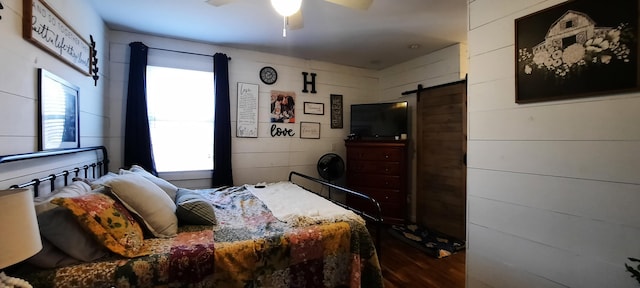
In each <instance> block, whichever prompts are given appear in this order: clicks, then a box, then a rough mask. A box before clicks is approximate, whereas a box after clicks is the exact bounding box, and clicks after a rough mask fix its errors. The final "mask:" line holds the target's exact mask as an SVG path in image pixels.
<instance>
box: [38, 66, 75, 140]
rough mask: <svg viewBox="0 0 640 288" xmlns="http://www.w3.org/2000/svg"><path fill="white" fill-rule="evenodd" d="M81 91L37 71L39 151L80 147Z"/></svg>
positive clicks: (49, 73)
mask: <svg viewBox="0 0 640 288" xmlns="http://www.w3.org/2000/svg"><path fill="white" fill-rule="evenodd" d="M79 98H80V88H78V86H76V85H73V84H71V83H69V82H67V81H66V80H64V79H62V78H60V77H58V76H56V75H54V74H53V73H51V72H49V71H47V70H45V69H42V68H40V69H38V101H39V105H38V120H39V121H38V126H39V127H38V128H39V129H38V134H39V135H38V136H39V138H40V141H39V144H38V145H39V149H40V150H52V149H64V148H78V147H80V110H79V109H80V104H79Z"/></svg>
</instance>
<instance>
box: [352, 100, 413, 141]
mask: <svg viewBox="0 0 640 288" xmlns="http://www.w3.org/2000/svg"><path fill="white" fill-rule="evenodd" d="M408 106H409V105H408V102H407V101H403V102H393V103H372V104H354V105H351V127H350V128H351V134H352V135H351V137H355V139H365V140H372V139H379V140H390V139H394V138H395V136H400V134H407V121H408V120H407V113H408V108H409V107H408Z"/></svg>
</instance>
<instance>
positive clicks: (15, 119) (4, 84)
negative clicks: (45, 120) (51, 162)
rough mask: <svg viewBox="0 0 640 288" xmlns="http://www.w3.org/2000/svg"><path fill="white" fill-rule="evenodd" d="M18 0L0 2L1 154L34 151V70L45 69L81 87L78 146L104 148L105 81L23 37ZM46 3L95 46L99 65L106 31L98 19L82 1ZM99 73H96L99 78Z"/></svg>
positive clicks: (36, 142) (35, 72)
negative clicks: (92, 41)
mask: <svg viewBox="0 0 640 288" xmlns="http://www.w3.org/2000/svg"><path fill="white" fill-rule="evenodd" d="M22 3H23V1H21V0H4V1H2V5H3V6H4V9H2V10H0V16H2V19H1V20H0V35H2V40H1V41H0V59H1V61H0V63H2V65H0V103H1V104H0V115H2V116H1V117H2V118H0V119H1V120H2V123H0V155H6V154H17V153H27V152H33V151H36V150H38V141H39V140H38V123H37V122H38V90H37V87H38V73H37V69H38V68H44V69H46V70H48V71H49V72H52V73H53V74H56V75H57V76H60V77H62V78H63V79H65V80H67V81H69V82H71V83H73V84H75V85H77V86H79V87H80V99H79V103H80V123H81V125H80V144H81V146H83V147H86V146H95V145H103V144H104V141H105V135H106V131H105V129H106V128H105V127H106V125H107V123H108V119H107V116H106V114H107V111H106V106H105V103H104V102H103V99H104V98H103V94H104V90H103V89H104V87H105V82H104V78H101V79H100V81H99V82H98V86H97V87H96V86H94V82H93V79H91V77H89V76H86V75H84V74H82V73H80V72H78V71H77V70H75V69H73V68H72V67H71V66H69V65H67V64H65V63H64V62H62V61H61V60H59V59H58V58H55V57H53V56H51V55H50V54H48V53H47V52H45V51H44V50H42V49H40V48H39V47H37V46H35V45H33V44H31V42H28V41H26V40H24V39H23V38H22ZM47 3H48V4H50V6H51V7H52V8H53V9H54V10H55V11H56V12H58V14H59V15H61V17H62V18H63V19H64V20H65V21H66V22H67V24H68V25H69V26H70V27H73V29H75V30H76V31H77V32H78V34H79V35H81V36H82V37H84V38H85V40H87V41H89V35H93V38H94V39H95V41H96V42H97V49H98V58H99V63H100V64H101V65H100V66H99V67H100V68H101V69H102V68H103V66H102V64H103V63H106V62H107V61H105V57H104V56H105V54H104V51H106V50H107V49H105V47H107V42H108V41H107V40H106V39H107V30H106V27H105V26H104V24H103V22H102V20H101V19H100V18H99V17H98V16H97V15H96V13H95V12H93V9H92V8H91V6H90V5H89V3H85V2H83V1H79V2H78V3H76V1H73V3H72V2H70V1H60V0H51V1H47ZM103 72H104V71H102V70H101V71H100V74H101V77H102V74H103Z"/></svg>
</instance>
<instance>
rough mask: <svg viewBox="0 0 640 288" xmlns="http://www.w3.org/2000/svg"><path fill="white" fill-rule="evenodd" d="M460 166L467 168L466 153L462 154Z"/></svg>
mask: <svg viewBox="0 0 640 288" xmlns="http://www.w3.org/2000/svg"><path fill="white" fill-rule="evenodd" d="M462 164H464V166H467V153H464V155H462Z"/></svg>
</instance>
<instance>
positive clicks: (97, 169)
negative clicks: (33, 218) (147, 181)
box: [0, 146, 109, 196]
mask: <svg viewBox="0 0 640 288" xmlns="http://www.w3.org/2000/svg"><path fill="white" fill-rule="evenodd" d="M92 151H98V152H100V153H101V154H102V160H100V159H99V158H96V161H95V162H93V163H89V164H84V165H81V166H79V167H74V168H71V169H65V170H62V171H60V172H57V173H52V174H49V175H47V176H45V177H40V178H35V179H33V180H31V181H28V182H25V183H19V184H14V185H11V186H10V188H25V187H33V192H34V196H38V195H39V193H38V190H39V186H40V184H41V183H43V182H46V181H49V185H50V189H51V191H53V190H54V189H55V186H56V179H58V178H59V177H64V178H63V179H64V185H65V186H66V185H68V183H69V176H70V175H72V178H73V177H84V178H98V177H100V176H102V175H104V174H106V173H107V172H108V171H109V157H108V155H107V149H106V148H105V147H104V146H95V147H85V148H72V149H60V150H50V151H38V152H33V153H24V154H14V155H5V156H0V164H3V163H9V162H18V161H26V160H31V159H38V158H49V157H55V156H62V155H67V154H76V153H81V152H92ZM81 171H83V172H84V175H81V174H80V172H81Z"/></svg>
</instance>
